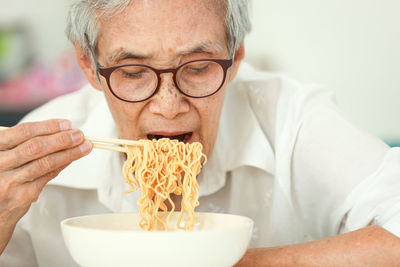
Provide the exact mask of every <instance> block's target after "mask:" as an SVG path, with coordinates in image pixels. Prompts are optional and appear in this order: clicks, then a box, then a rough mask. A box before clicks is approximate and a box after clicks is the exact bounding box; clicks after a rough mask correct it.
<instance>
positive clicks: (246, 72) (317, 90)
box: [231, 64, 335, 143]
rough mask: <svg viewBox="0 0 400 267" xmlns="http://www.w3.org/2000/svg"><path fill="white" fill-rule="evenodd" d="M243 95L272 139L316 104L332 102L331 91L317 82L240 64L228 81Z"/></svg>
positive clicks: (292, 128)
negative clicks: (236, 72) (233, 78)
mask: <svg viewBox="0 0 400 267" xmlns="http://www.w3.org/2000/svg"><path fill="white" fill-rule="evenodd" d="M231 87H232V89H233V90H234V91H240V92H241V93H242V94H243V95H245V96H246V98H247V100H248V104H249V105H250V107H251V109H252V110H253V112H254V114H255V116H256V117H257V119H258V121H259V124H260V126H261V127H262V129H263V131H264V132H265V134H266V135H267V136H268V137H269V138H270V139H271V141H272V142H273V143H274V139H275V136H279V135H281V134H282V133H283V131H287V130H289V129H288V125H289V126H290V131H291V132H292V133H293V134H295V132H296V131H295V128H296V127H298V125H299V123H300V122H301V121H302V120H303V118H304V116H306V114H309V113H310V111H311V110H313V109H314V108H315V107H317V106H321V105H322V106H332V107H334V106H335V100H334V95H333V93H332V92H331V91H329V90H326V89H325V88H323V87H322V86H320V85H317V84H311V83H303V82H300V81H297V80H296V79H293V78H291V77H289V76H288V75H286V74H283V73H276V72H266V71H260V70H256V69H254V68H252V67H251V66H250V65H248V64H243V66H241V68H240V70H239V72H238V75H237V77H236V78H235V80H234V81H233V82H232V85H231Z"/></svg>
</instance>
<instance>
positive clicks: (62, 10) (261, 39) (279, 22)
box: [0, 0, 400, 146]
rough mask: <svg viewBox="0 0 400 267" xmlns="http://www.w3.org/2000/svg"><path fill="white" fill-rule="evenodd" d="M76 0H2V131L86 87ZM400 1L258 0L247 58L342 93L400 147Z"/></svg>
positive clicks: (349, 110)
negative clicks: (75, 38)
mask: <svg viewBox="0 0 400 267" xmlns="http://www.w3.org/2000/svg"><path fill="white" fill-rule="evenodd" d="M69 2H70V0H35V1H33V0H0V4H1V7H2V8H1V9H0V125H13V124H15V123H17V121H18V120H19V119H20V118H21V117H22V116H23V115H24V114H25V113H26V112H28V111H29V110H31V109H33V108H35V107H37V106H38V105H41V104H42V103H45V102H46V101H48V100H49V99H51V98H54V97H56V96H58V95H62V94H65V93H68V92H72V91H74V90H77V89H78V88H80V87H81V86H82V85H83V84H84V83H85V80H84V77H83V75H82V73H81V72H80V70H79V68H78V67H77V64H76V61H75V58H74V55H73V51H72V48H71V45H70V44H69V43H68V41H67V39H66V37H65V35H64V26H65V16H66V9H67V6H68V3H69ZM399 10H400V1H398V0H379V1H378V0H352V1H348V0H325V1H320V0H302V1H293V0H253V5H252V20H253V31H252V33H251V34H250V35H249V36H248V38H247V39H246V47H247V55H246V61H247V62H249V63H250V64H252V65H253V66H255V67H258V68H262V69H264V70H270V71H279V72H284V73H287V74H288V75H290V76H292V77H294V78H296V79H298V80H300V81H303V82H312V83H317V84H321V85H323V86H324V87H326V88H328V89H330V90H333V91H334V92H335V93H336V96H337V102H338V105H339V106H340V107H341V109H342V110H343V111H344V112H345V113H346V115H347V116H348V118H349V119H350V120H351V121H353V122H354V123H356V124H357V125H358V126H360V127H362V128H364V129H367V130H368V131H370V132H372V133H373V134H375V135H377V136H379V137H380V138H382V139H383V140H384V141H386V142H387V143H389V144H390V145H393V146H396V145H400V119H399V118H398V117H399V115H400V104H399V103H398V102H399V99H400V49H399V47H400V16H399V15H398V14H399Z"/></svg>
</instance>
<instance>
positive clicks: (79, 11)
mask: <svg viewBox="0 0 400 267" xmlns="http://www.w3.org/2000/svg"><path fill="white" fill-rule="evenodd" d="M131 1H132V0H75V1H74V2H73V3H72V5H71V7H70V9H69V13H68V17H67V27H66V34H67V37H68V39H69V40H70V41H71V42H73V43H77V44H79V46H80V47H81V48H82V50H83V51H84V52H85V53H86V55H91V54H92V53H90V51H93V52H94V54H96V55H97V41H98V31H99V29H98V20H99V19H100V18H104V16H113V15H116V14H118V13H119V12H121V11H122V10H124V9H125V7H126V6H127V5H128V4H129V3H130V2H131ZM216 1H220V0H216ZM225 1H226V4H225V8H226V13H225V24H226V33H227V48H228V51H229V53H230V54H231V55H233V53H234V52H235V51H236V50H237V49H238V48H239V46H240V44H241V43H242V42H243V40H244V37H245V36H246V34H247V33H249V32H250V30H251V23H250V18H249V1H250V0H225ZM86 36H87V39H88V40H86ZM91 56H92V55H91Z"/></svg>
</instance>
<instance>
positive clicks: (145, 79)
mask: <svg viewBox="0 0 400 267" xmlns="http://www.w3.org/2000/svg"><path fill="white" fill-rule="evenodd" d="M232 64H233V59H199V60H192V61H189V62H185V63H184V64H182V65H180V66H178V67H177V68H172V69H155V68H153V67H150V66H147V65H142V64H127V65H117V66H113V67H109V68H102V67H100V66H99V65H98V66H99V67H98V70H99V74H100V75H101V76H103V77H104V78H105V79H106V81H107V85H108V87H109V89H110V91H111V93H112V94H113V95H114V96H115V97H116V98H118V99H120V100H122V101H126V102H140V101H144V100H147V99H149V98H151V97H152V96H153V95H155V94H156V93H157V91H158V90H159V88H160V83H161V74H163V73H172V74H173V81H174V83H175V86H176V88H177V89H178V90H179V91H180V92H181V93H182V94H184V95H186V96H188V97H193V98H202V97H208V96H211V95H213V94H215V93H217V92H218V90H220V89H221V87H222V86H223V84H224V82H225V79H226V72H227V70H228V69H229V68H230V67H231V66H232Z"/></svg>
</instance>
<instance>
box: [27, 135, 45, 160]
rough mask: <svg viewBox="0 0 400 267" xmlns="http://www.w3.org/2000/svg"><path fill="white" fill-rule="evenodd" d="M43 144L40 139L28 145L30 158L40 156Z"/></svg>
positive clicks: (33, 140)
mask: <svg viewBox="0 0 400 267" xmlns="http://www.w3.org/2000/svg"><path fill="white" fill-rule="evenodd" d="M42 148H43V144H42V141H40V139H38V138H35V139H32V140H31V141H28V142H27V143H26V152H27V154H28V155H30V156H34V155H37V154H39V153H40V152H41V151H42Z"/></svg>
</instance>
